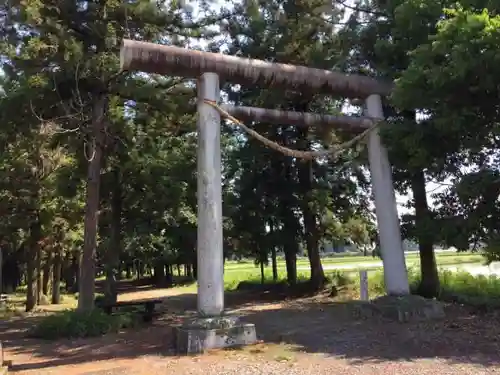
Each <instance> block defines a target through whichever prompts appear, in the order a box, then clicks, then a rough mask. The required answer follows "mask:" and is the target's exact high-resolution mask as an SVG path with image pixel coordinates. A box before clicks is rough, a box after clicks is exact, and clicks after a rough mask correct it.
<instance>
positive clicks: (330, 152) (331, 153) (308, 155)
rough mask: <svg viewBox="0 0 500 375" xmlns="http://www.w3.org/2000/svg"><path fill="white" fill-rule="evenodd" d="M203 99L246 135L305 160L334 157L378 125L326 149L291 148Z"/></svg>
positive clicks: (378, 122) (287, 154)
mask: <svg viewBox="0 0 500 375" xmlns="http://www.w3.org/2000/svg"><path fill="white" fill-rule="evenodd" d="M203 101H204V102H205V103H206V104H208V105H210V106H211V107H213V108H214V109H216V110H217V111H218V112H219V113H220V115H221V116H222V117H223V118H225V119H227V120H229V121H231V122H232V123H234V124H236V125H238V126H239V127H241V128H242V129H243V130H244V131H245V132H246V133H247V134H248V135H250V136H251V137H253V138H255V139H257V140H259V141H260V142H262V143H263V144H265V145H266V146H268V147H269V148H272V149H273V150H276V151H278V152H281V153H282V154H284V155H286V156H291V157H294V158H298V159H305V160H312V159H315V158H321V157H330V158H335V157H336V156H337V155H339V154H340V153H341V152H343V151H344V150H346V149H348V148H350V147H352V146H353V145H354V144H355V143H357V142H359V141H361V140H362V139H363V138H365V137H366V136H367V135H368V134H369V133H370V132H371V131H373V130H375V129H376V128H377V127H378V126H379V124H380V121H377V122H375V124H373V125H372V126H371V127H370V128H368V129H366V130H365V131H363V132H362V133H360V134H358V135H357V136H355V137H354V138H353V139H351V140H349V141H347V142H344V143H341V144H340V145H335V146H333V147H331V148H329V149H327V150H321V151H300V150H292V149H291V148H288V147H284V146H282V145H280V144H278V143H276V142H273V141H271V140H270V139H267V138H266V137H264V136H262V135H260V134H259V133H257V132H256V131H255V130H253V129H251V128H249V127H248V126H246V125H245V124H243V123H242V122H241V121H240V120H238V119H237V118H235V117H233V116H231V115H230V114H229V113H228V112H227V111H225V110H224V109H222V108H221V107H220V106H219V105H218V104H217V103H216V102H214V101H213V100H208V99H204V100H203Z"/></svg>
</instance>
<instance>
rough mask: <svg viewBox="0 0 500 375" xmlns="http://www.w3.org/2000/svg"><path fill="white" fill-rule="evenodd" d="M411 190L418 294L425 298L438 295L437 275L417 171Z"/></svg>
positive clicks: (422, 177)
mask: <svg viewBox="0 0 500 375" xmlns="http://www.w3.org/2000/svg"><path fill="white" fill-rule="evenodd" d="M411 188H412V191H413V200H414V204H415V224H416V227H417V236H418V247H419V253H420V277H421V279H420V284H419V286H418V294H420V295H421V296H423V297H426V298H432V297H437V295H438V294H439V274H438V270H437V264H436V257H435V255H434V240H433V235H432V227H431V226H432V223H431V220H432V218H431V215H430V211H429V205H428V203H427V194H426V191H425V174H424V171H423V170H419V171H417V172H415V173H413V175H412V179H411Z"/></svg>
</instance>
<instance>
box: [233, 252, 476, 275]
mask: <svg viewBox="0 0 500 375" xmlns="http://www.w3.org/2000/svg"><path fill="white" fill-rule="evenodd" d="M436 260H437V262H438V264H441V265H444V264H447V265H448V264H462V263H480V262H483V261H484V258H483V257H482V256H481V255H479V254H473V253H470V252H463V253H456V252H442V253H436ZM378 261H380V258H378V257H375V258H374V257H372V256H366V257H365V256H360V255H349V256H344V257H342V256H335V257H325V258H322V259H321V262H322V263H323V265H335V264H339V265H347V264H359V263H373V262H378ZM406 261H407V262H415V261H416V262H418V261H419V255H418V253H411V254H407V255H406ZM308 265H309V261H308V260H307V258H299V259H297V267H304V266H308ZM255 267H257V266H256V265H255V264H254V263H253V262H251V261H242V262H236V261H227V262H226V265H225V267H224V269H225V270H226V271H233V270H234V271H241V270H243V269H251V268H255ZM278 267H285V261H284V260H283V259H279V260H278Z"/></svg>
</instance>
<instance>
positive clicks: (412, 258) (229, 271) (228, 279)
mask: <svg viewBox="0 0 500 375" xmlns="http://www.w3.org/2000/svg"><path fill="white" fill-rule="evenodd" d="M380 261H381V260H380V259H379V258H373V257H371V256H369V257H363V256H347V257H344V258H340V257H338V258H334V257H332V258H323V259H322V263H323V266H325V273H326V274H332V273H335V272H336V271H335V270H332V269H328V268H330V267H331V266H333V265H341V266H346V265H348V264H349V265H353V266H356V265H358V267H356V268H354V270H352V271H348V270H345V269H344V270H342V269H341V270H339V271H340V272H342V273H357V272H358V270H359V269H374V270H375V269H381V267H373V266H371V267H370V266H368V267H366V266H365V267H364V266H363V263H364V264H366V263H373V262H380ZM436 261H437V263H438V265H439V266H445V265H448V266H449V265H459V264H477V265H479V264H482V263H484V258H483V257H482V256H481V255H479V254H472V253H455V252H453V253H452V252H450V253H437V254H436ZM406 264H407V266H408V268H418V267H420V261H419V257H418V254H408V255H407V256H406ZM308 266H309V262H308V261H307V259H299V260H297V267H298V268H303V267H308ZM224 270H225V272H224V285H225V288H226V290H234V289H235V288H236V287H237V286H238V284H239V283H240V282H241V281H255V282H258V281H260V277H261V276H260V267H259V266H256V265H255V264H253V263H251V262H246V263H237V262H226V266H225V268H224ZM264 274H265V279H266V281H269V282H271V281H272V277H273V276H272V269H271V267H270V266H267V267H266V268H265V269H264ZM309 275H310V271H309V270H308V269H307V270H300V269H299V270H298V272H297V276H298V279H299V280H307V279H308V278H309ZM353 276H354V275H353ZM278 278H279V280H286V267H285V262H284V261H283V260H279V262H278Z"/></svg>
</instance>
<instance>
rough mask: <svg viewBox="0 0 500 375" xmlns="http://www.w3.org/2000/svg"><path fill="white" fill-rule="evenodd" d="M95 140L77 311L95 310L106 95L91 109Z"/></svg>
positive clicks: (93, 137)
mask: <svg viewBox="0 0 500 375" xmlns="http://www.w3.org/2000/svg"><path fill="white" fill-rule="evenodd" d="M92 112H93V113H92V116H93V119H92V125H91V126H92V140H93V144H92V145H91V147H89V149H90V152H89V153H88V155H89V157H90V161H89V165H88V171H87V193H86V204H85V220H84V243H83V254H82V261H81V265H80V285H79V289H78V290H79V295H78V310H79V311H90V310H92V309H93V308H94V291H95V256H96V245H97V227H98V222H99V198H100V197H99V190H100V183H101V162H102V155H103V146H104V140H105V133H104V127H105V123H104V115H105V112H106V96H104V95H101V96H100V97H98V98H96V101H95V103H94V108H93V110H92Z"/></svg>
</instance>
